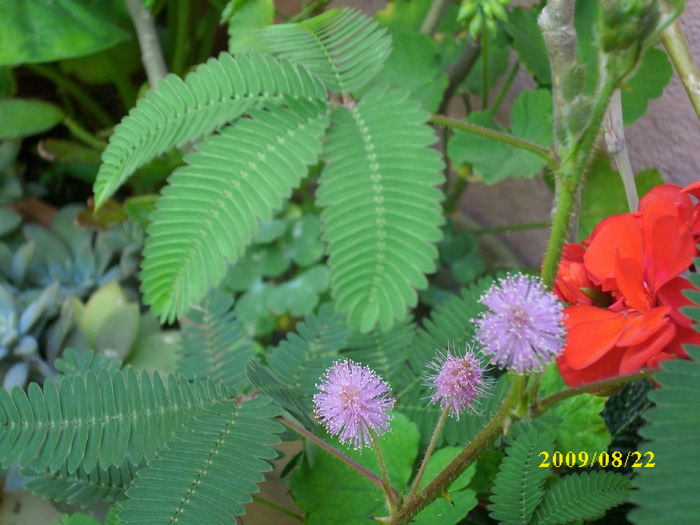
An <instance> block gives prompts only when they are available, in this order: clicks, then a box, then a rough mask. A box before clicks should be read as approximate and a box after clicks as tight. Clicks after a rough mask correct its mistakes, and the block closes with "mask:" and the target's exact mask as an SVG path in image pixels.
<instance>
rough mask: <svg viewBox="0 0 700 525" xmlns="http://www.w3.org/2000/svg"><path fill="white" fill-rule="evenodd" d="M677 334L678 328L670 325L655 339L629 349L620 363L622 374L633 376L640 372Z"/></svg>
mask: <svg viewBox="0 0 700 525" xmlns="http://www.w3.org/2000/svg"><path fill="white" fill-rule="evenodd" d="M675 334H676V327H675V325H673V324H668V325H666V327H664V329H663V330H661V331H660V332H658V333H657V334H656V335H655V336H654V337H653V338H651V339H647V340H646V341H644V343H641V344H638V345H633V346H629V347H627V349H626V350H625V353H624V354H623V356H622V361H620V373H621V374H631V373H633V372H638V371H639V370H641V368H642V367H643V366H644V365H646V364H647V362H648V361H649V360H650V359H651V358H652V357H653V356H655V355H656V354H658V353H660V352H661V351H662V350H664V348H665V347H666V345H668V344H669V343H670V342H671V340H672V339H673V336H674V335H675Z"/></svg>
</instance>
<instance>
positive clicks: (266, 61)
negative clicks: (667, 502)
mask: <svg viewBox="0 0 700 525" xmlns="http://www.w3.org/2000/svg"><path fill="white" fill-rule="evenodd" d="M285 95H294V96H298V97H305V98H314V99H321V100H323V99H325V98H326V89H325V87H324V86H323V84H322V83H321V81H320V80H319V79H317V78H316V77H315V76H314V75H313V74H311V73H310V72H308V71H307V70H306V69H305V68H304V67H302V66H297V65H294V64H292V63H290V62H289V61H288V60H285V59H281V58H275V57H273V56H268V55H259V54H249V55H237V56H236V57H235V58H234V57H233V56H231V55H229V54H227V53H222V54H221V55H220V56H219V57H218V58H211V59H209V60H208V61H207V62H206V63H205V64H202V65H200V66H199V67H198V68H197V69H196V70H195V71H193V72H192V73H190V74H188V75H187V76H186V77H185V79H184V80H182V79H180V78H179V77H178V76H176V75H168V76H167V77H165V78H164V79H163V80H161V81H160V82H159V83H158V85H157V86H156V89H155V90H152V91H149V92H148V93H147V94H146V96H145V97H144V98H143V99H141V100H140V101H139V102H138V104H137V105H136V107H135V108H133V109H132V110H131V111H130V112H129V115H127V116H126V117H125V118H124V119H123V120H122V121H121V123H120V124H119V125H118V126H117V127H116V128H115V129H114V134H113V135H112V136H111V137H110V140H109V145H108V146H107V148H106V149H105V151H104V153H103V154H102V162H103V164H102V165H101V166H100V170H99V172H98V174H97V179H96V181H95V188H94V189H95V205H96V206H97V207H99V206H100V205H101V204H102V203H103V202H104V201H105V200H107V199H108V198H109V197H110V195H112V194H113V193H114V192H115V191H116V190H117V188H119V186H121V185H122V184H123V183H124V181H125V180H126V179H127V178H128V177H129V176H130V175H131V174H132V173H133V172H134V171H135V170H136V169H137V168H138V167H139V166H142V165H143V164H145V163H146V162H148V161H150V160H152V159H153V158H155V157H156V156H157V155H160V154H161V153H164V152H166V151H168V150H169V149H171V148H173V147H177V146H181V145H183V144H185V143H187V142H190V141H195V140H199V139H200V138H202V137H204V136H206V135H208V134H210V133H212V132H214V131H216V130H217V129H220V128H221V127H222V126H224V125H225V124H227V123H229V122H231V121H233V120H234V119H236V118H238V117H240V116H241V115H242V114H243V113H245V112H247V111H248V110H249V109H250V108H252V107H254V106H258V105H261V104H268V103H278V102H279V101H280V100H281V98H282V97H283V96H285Z"/></svg>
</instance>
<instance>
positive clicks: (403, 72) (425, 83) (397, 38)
mask: <svg viewBox="0 0 700 525" xmlns="http://www.w3.org/2000/svg"><path fill="white" fill-rule="evenodd" d="M436 49H437V46H436V43H435V41H434V40H432V39H431V38H429V37H428V36H427V35H424V34H421V33H406V32H402V33H396V34H394V38H393V46H392V52H391V55H389V58H388V59H387V61H386V62H385V63H384V67H383V68H382V69H381V71H380V72H379V74H378V75H377V76H376V77H374V79H373V80H372V85H371V86H369V89H371V88H372V87H373V86H375V85H376V84H379V83H387V84H389V85H390V86H391V87H392V88H395V89H407V90H408V91H409V92H410V93H411V95H410V97H411V98H412V99H414V100H417V101H418V102H420V104H421V106H422V107H423V109H425V110H427V111H431V112H434V111H436V110H437V108H438V106H439V105H440V102H441V101H442V95H443V93H444V91H445V89H446V88H447V83H448V79H447V73H446V72H445V71H444V70H443V68H442V65H441V63H440V57H439V55H438V54H437V52H436ZM369 89H364V90H363V91H364V92H366V91H369ZM360 95H361V93H360Z"/></svg>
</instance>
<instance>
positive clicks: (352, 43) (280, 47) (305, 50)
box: [260, 9, 391, 93]
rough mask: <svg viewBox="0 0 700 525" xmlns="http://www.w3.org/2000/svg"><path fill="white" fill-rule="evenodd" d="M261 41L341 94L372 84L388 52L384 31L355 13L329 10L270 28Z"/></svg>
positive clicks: (263, 34) (371, 21) (389, 45)
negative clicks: (299, 20) (294, 22)
mask: <svg viewBox="0 0 700 525" xmlns="http://www.w3.org/2000/svg"><path fill="white" fill-rule="evenodd" d="M260 37H261V38H262V39H263V40H264V41H265V42H266V43H267V45H268V48H269V50H270V51H271V52H272V53H274V54H276V55H279V56H282V57H286V58H288V59H289V60H291V61H293V62H295V63H298V64H302V65H303V66H305V67H307V68H308V69H309V70H311V71H312V72H313V73H314V74H315V75H317V76H318V77H319V78H320V79H321V80H323V82H324V83H325V84H326V86H327V87H328V89H331V90H334V91H338V92H340V93H350V92H353V91H355V90H357V89H359V88H361V87H362V86H364V85H365V84H367V83H368V82H369V81H370V80H372V78H373V77H374V76H375V75H376V74H377V72H378V71H379V69H380V68H381V67H382V65H383V63H384V61H385V60H386V58H387V56H389V53H390V52H391V38H390V37H389V35H387V32H386V30H385V29H384V28H382V27H380V26H379V24H377V23H376V22H375V21H374V20H371V19H370V18H367V17H366V16H365V15H363V14H362V13H361V12H360V11H358V10H355V9H331V10H330V11H326V12H325V13H323V14H321V15H318V16H316V17H314V18H310V19H309V20H305V21H303V22H301V23H298V24H276V25H272V26H270V27H267V28H265V29H263V30H262V31H261V32H260Z"/></svg>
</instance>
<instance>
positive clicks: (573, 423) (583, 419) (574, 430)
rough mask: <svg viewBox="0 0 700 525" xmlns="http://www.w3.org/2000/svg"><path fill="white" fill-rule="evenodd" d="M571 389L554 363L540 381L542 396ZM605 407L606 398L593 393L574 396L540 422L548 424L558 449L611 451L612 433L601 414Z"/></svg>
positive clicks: (559, 404) (556, 407) (589, 451)
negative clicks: (609, 448)
mask: <svg viewBox="0 0 700 525" xmlns="http://www.w3.org/2000/svg"><path fill="white" fill-rule="evenodd" d="M566 388H567V386H566V384H565V383H564V381H563V380H562V378H561V375H560V374H559V371H558V370H557V367H556V365H554V364H552V365H550V366H549V367H548V368H547V370H546V372H545V373H544V375H543V376H542V382H541V383H540V397H541V398H542V397H546V396H549V395H552V394H554V393H556V392H559V391H561V390H565V389H566ZM603 408H605V398H604V397H600V396H595V395H593V394H581V395H578V396H574V397H570V398H568V399H565V400H564V401H561V402H559V403H557V404H556V405H554V406H553V407H552V408H551V409H550V410H549V411H548V412H546V413H545V414H544V415H543V416H542V417H541V418H539V420H540V421H542V422H543V423H546V424H547V425H548V428H549V429H550V430H551V432H552V434H553V436H554V440H555V441H556V444H557V450H560V451H563V453H566V451H569V450H570V451H573V452H574V453H575V454H578V453H579V452H587V453H588V454H589V457H593V453H594V452H600V451H601V450H607V448H608V445H609V444H610V433H609V432H608V428H607V426H606V425H605V421H604V420H603V418H602V416H601V415H600V413H601V412H602V411H603Z"/></svg>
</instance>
